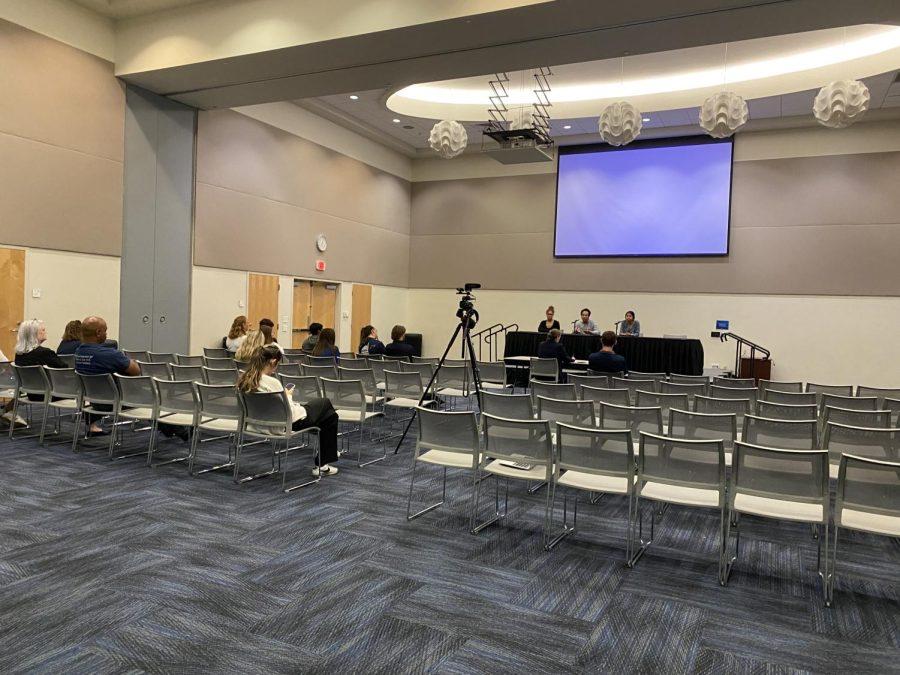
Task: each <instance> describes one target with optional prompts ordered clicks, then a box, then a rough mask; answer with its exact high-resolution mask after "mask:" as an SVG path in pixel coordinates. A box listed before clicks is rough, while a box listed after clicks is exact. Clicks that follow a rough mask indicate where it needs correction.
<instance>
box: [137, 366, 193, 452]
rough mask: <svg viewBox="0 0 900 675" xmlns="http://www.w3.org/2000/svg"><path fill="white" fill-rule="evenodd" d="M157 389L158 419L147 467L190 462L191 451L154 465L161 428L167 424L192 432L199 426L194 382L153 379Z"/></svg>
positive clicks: (151, 440)
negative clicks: (191, 430)
mask: <svg viewBox="0 0 900 675" xmlns="http://www.w3.org/2000/svg"><path fill="white" fill-rule="evenodd" d="M153 385H154V386H155V388H156V409H157V414H156V418H155V419H154V420H153V430H152V431H151V432H150V433H151V438H150V447H149V449H148V450H147V466H161V465H163V464H171V463H173V462H187V461H190V458H191V453H190V449H189V450H188V452H187V453H186V454H184V455H180V456H178V457H174V458H172V459H168V460H165V461H162V462H158V463H157V464H153V455H154V454H155V453H156V448H157V445H158V440H159V426H160V425H161V424H166V425H168V426H169V427H170V428H171V427H180V428H182V429H186V430H190V429H193V428H195V427H196V426H197V424H198V421H199V420H198V410H199V405H198V402H197V392H196V391H195V389H194V381H193V380H174V381H173V380H160V379H158V378H153Z"/></svg>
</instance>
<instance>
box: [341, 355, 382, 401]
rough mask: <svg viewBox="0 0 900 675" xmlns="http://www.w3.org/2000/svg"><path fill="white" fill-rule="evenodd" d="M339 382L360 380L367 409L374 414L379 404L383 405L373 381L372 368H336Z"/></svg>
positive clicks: (376, 385) (379, 392) (373, 373)
mask: <svg viewBox="0 0 900 675" xmlns="http://www.w3.org/2000/svg"><path fill="white" fill-rule="evenodd" d="M338 379H339V380H360V381H361V382H362V385H363V390H364V391H365V392H366V400H367V402H368V404H369V408H370V409H371V410H372V411H373V412H374V411H375V409H376V407H377V406H378V404H379V403H384V397H383V396H382V395H381V391H380V390H379V389H378V383H377V382H376V381H375V371H374V370H373V369H372V368H345V367H344V366H338Z"/></svg>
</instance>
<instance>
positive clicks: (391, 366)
mask: <svg viewBox="0 0 900 675" xmlns="http://www.w3.org/2000/svg"><path fill="white" fill-rule="evenodd" d="M369 364H370V365H371V366H372V374H373V375H374V376H375V383H376V384H377V385H378V388H379V389H384V371H385V369H387V370H395V371H398V372H399V371H400V366H399V365H397V363H395V362H394V361H378V360H373V361H369Z"/></svg>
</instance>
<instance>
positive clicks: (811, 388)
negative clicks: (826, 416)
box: [806, 382, 853, 403]
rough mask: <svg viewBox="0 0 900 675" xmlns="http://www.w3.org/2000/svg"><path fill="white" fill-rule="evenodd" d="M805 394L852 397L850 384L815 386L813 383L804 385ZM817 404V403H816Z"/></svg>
mask: <svg viewBox="0 0 900 675" xmlns="http://www.w3.org/2000/svg"><path fill="white" fill-rule="evenodd" d="M806 392H807V393H809V394H816V396H821V395H822V394H837V395H838V396H853V385H852V384H815V383H814V382H807V383H806ZM816 402H817V403H818V401H816Z"/></svg>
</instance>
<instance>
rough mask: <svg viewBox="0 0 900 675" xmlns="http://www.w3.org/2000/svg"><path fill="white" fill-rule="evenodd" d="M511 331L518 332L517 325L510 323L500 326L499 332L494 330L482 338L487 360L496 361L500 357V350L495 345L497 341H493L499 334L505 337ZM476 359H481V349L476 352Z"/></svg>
mask: <svg viewBox="0 0 900 675" xmlns="http://www.w3.org/2000/svg"><path fill="white" fill-rule="evenodd" d="M511 330H519V324H517V323H511V324H509V325H506V326H501V328H500V330H495V331H492V332H490V333H488V334H487V335H485V336H484V342H485V343H486V344H487V346H488V358H490V360H491V361H496V360H497V359H498V358H499V357H500V348H499V346H498V344H497V341H496V340H495V339H494V338H495V337H497V336H498V335H500V333H503V337H504V338H505V337H506V334H507V333H508V332H509V331H511ZM478 358H479V359H481V349H480V348H479V350H478Z"/></svg>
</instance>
